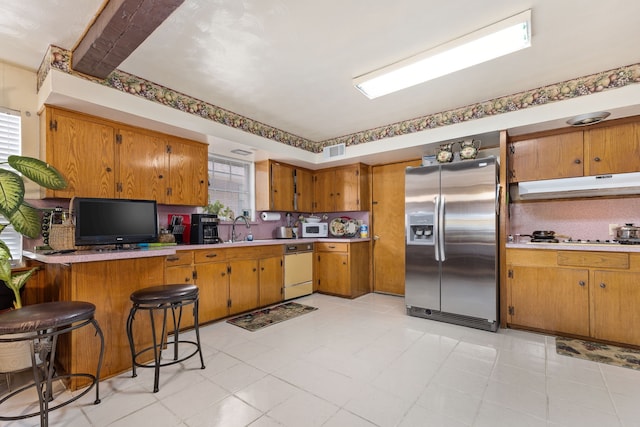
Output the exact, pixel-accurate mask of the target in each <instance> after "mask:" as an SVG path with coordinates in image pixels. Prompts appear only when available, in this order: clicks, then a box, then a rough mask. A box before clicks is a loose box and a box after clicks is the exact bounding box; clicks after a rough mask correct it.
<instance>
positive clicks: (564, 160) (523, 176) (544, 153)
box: [508, 131, 584, 182]
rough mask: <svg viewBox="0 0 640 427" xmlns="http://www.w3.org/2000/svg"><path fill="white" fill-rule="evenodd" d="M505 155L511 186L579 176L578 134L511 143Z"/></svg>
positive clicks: (580, 174) (581, 155)
mask: <svg viewBox="0 0 640 427" xmlns="http://www.w3.org/2000/svg"><path fill="white" fill-rule="evenodd" d="M508 152H509V165H510V166H509V169H510V170H509V175H510V181H511V182H523V181H537V180H542V179H554V178H568V177H575V176H582V175H583V163H584V162H583V136H582V131H580V132H571V133H565V134H562V135H552V136H546V137H541V138H534V139H527V140H523V141H518V142H514V143H512V144H510V145H509V150H508Z"/></svg>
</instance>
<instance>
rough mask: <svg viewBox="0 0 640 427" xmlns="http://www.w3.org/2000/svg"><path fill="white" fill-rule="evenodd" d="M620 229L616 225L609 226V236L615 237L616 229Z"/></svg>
mask: <svg viewBox="0 0 640 427" xmlns="http://www.w3.org/2000/svg"><path fill="white" fill-rule="evenodd" d="M618 227H620V226H619V225H618V224H609V236H615V235H616V229H617V228H618Z"/></svg>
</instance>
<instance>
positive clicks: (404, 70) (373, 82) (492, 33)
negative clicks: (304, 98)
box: [353, 10, 531, 99]
mask: <svg viewBox="0 0 640 427" xmlns="http://www.w3.org/2000/svg"><path fill="white" fill-rule="evenodd" d="M529 46H531V10H527V11H525V12H522V13H520V14H518V15H515V16H512V17H510V18H507V19H505V20H503V21H500V22H497V23H495V24H492V25H489V26H488V27H485V28H482V29H480V30H478V31H475V32H473V33H471V34H467V35H466V36H463V37H460V38H459V39H456V40H453V41H451V42H448V43H445V44H443V45H440V46H438V47H436V48H434V49H431V50H428V51H426V52H422V53H420V54H418V55H415V56H412V57H411V58H407V59H404V60H402V61H400V62H396V63H395V64H391V65H389V66H387V67H384V68H381V69H379V70H376V71H372V72H371V73H367V74H365V75H362V76H360V77H356V78H355V79H353V84H354V85H355V87H356V88H357V89H359V90H360V91H361V92H362V93H363V94H365V95H366V96H367V97H368V98H370V99H373V98H377V97H379V96H383V95H387V94H389V93H391V92H395V91H398V90H401V89H405V88H408V87H411V86H414V85H417V84H419V83H423V82H426V81H428V80H433V79H435V78H438V77H441V76H444V75H446V74H450V73H453V72H455V71H459V70H462V69H464V68H468V67H471V66H473V65H477V64H480V63H482V62H486V61H490V60H492V59H495V58H498V57H500V56H503V55H507V54H509V53H512V52H516V51H518V50H520V49H524V48H527V47H529Z"/></svg>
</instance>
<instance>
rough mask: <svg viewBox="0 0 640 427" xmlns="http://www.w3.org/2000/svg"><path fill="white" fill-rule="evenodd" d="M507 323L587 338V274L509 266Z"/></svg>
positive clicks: (575, 271)
mask: <svg viewBox="0 0 640 427" xmlns="http://www.w3.org/2000/svg"><path fill="white" fill-rule="evenodd" d="M509 271H510V274H509V279H508V280H507V286H509V291H510V295H511V301H510V307H509V313H510V314H509V323H510V324H513V325H518V326H525V327H530V328H536V329H542V330H545V331H551V332H565V333H569V334H575V335H583V336H588V335H589V287H588V280H589V271H588V270H579V269H571V268H547V267H524V266H511V267H509Z"/></svg>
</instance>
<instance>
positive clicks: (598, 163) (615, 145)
mask: <svg viewBox="0 0 640 427" xmlns="http://www.w3.org/2000/svg"><path fill="white" fill-rule="evenodd" d="M585 158H587V159H588V171H585V174H587V175H602V174H608V173H626V172H637V171H639V170H640V164H639V163H638V159H639V158H640V125H639V124H635V123H628V124H624V125H619V126H611V127H604V128H600V129H592V130H589V131H586V132H585Z"/></svg>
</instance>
